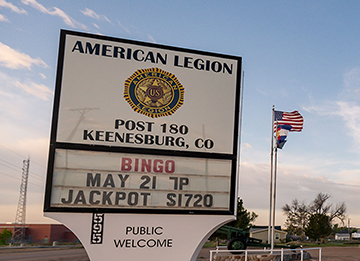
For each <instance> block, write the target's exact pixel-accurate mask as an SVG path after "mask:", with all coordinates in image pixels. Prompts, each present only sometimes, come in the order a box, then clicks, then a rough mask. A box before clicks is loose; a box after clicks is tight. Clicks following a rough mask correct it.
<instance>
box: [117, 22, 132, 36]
mask: <svg viewBox="0 0 360 261" xmlns="http://www.w3.org/2000/svg"><path fill="white" fill-rule="evenodd" d="M117 22H118V24H119V26H120V27H121V28H122V29H124V31H125V32H127V33H128V34H130V33H131V32H130V30H129V29H128V28H127V27H125V26H123V25H122V24H121V23H120V21H119V20H118V21H117Z"/></svg>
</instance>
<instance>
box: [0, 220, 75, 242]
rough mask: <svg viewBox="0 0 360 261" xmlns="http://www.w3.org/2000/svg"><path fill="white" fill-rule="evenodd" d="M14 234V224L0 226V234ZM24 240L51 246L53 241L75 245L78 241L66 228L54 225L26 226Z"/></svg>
mask: <svg viewBox="0 0 360 261" xmlns="http://www.w3.org/2000/svg"><path fill="white" fill-rule="evenodd" d="M4 229H7V230H10V231H11V232H12V233H13V232H14V224H0V233H1V232H2V231H3V230H4ZM25 240H26V241H28V243H29V244H44V243H50V244H52V243H53V242H54V241H57V242H59V243H77V242H79V240H78V239H77V237H76V236H75V235H74V233H72V232H71V231H70V230H69V229H68V228H67V227H65V226H64V225H61V224H60V225H56V224H26V225H25Z"/></svg>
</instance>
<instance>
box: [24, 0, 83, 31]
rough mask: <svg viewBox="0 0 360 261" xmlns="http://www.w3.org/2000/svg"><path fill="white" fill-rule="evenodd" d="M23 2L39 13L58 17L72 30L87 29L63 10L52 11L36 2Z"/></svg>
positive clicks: (29, 0) (53, 9) (54, 9)
mask: <svg viewBox="0 0 360 261" xmlns="http://www.w3.org/2000/svg"><path fill="white" fill-rule="evenodd" d="M21 2H22V3H23V4H26V5H30V6H31V7H33V8H35V9H37V10H38V11H40V12H42V13H45V14H49V15H53V16H58V17H60V18H62V19H63V21H64V23H65V24H66V25H68V26H70V27H72V28H77V27H80V28H82V29H86V26H85V25H83V24H81V23H79V22H77V21H75V20H74V19H73V18H71V17H70V16H68V15H67V14H66V13H65V12H64V11H63V10H61V9H59V8H57V7H53V8H52V10H51V9H48V8H46V7H44V6H43V5H42V4H40V3H38V2H37V1H36V0H22V1H21Z"/></svg>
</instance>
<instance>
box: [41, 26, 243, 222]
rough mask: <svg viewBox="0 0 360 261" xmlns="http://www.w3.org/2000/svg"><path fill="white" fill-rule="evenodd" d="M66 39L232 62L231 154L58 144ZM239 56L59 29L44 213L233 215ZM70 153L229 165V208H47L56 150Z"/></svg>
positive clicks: (61, 142) (235, 182) (238, 104)
mask: <svg viewBox="0 0 360 261" xmlns="http://www.w3.org/2000/svg"><path fill="white" fill-rule="evenodd" d="M68 36H77V37H86V38H91V39H94V40H99V41H111V42H115V43H124V44H131V45H135V46H140V47H147V48H158V49H162V50H168V51H176V52H178V53H187V54H194V55H206V56H211V57H215V58H224V59H231V60H233V61H234V62H235V63H236V64H237V66H236V68H237V69H236V72H234V73H235V74H236V84H235V86H234V88H235V99H234V100H235V104H234V109H235V111H234V122H233V131H232V133H233V134H232V135H233V144H232V148H231V149H230V150H231V151H232V153H213V152H210V153H209V152H204V151H186V150H176V149H153V148H139V147H131V146H126V145H125V146H123V145H122V146H107V145H103V144H100V145H97V144H82V143H76V142H66V141H63V140H61V141H59V140H58V139H57V135H58V127H59V126H58V124H59V112H60V111H59V110H60V109H59V108H60V97H61V92H62V84H63V83H62V81H63V76H64V75H63V73H64V66H65V58H64V57H65V45H66V39H67V37H68ZM240 86H241V57H237V56H231V55H225V54H218V53H210V52H205V51H197V50H191V49H185V48H179V47H172V46H164V45H159V44H153V43H145V42H138V41H133V40H125V39H120V38H113V37H108V36H101V35H92V34H87V33H80V32H73V31H68V30H61V35H60V44H59V56H58V66H57V77H56V88H55V97H54V108H53V117H52V126H51V137H50V146H49V159H48V171H47V181H46V191H45V200H44V212H78V213H147V214H198V215H204V214H205V215H234V214H235V210H236V203H237V202H236V195H237V191H236V190H237V175H238V166H237V165H238V159H239V142H240V129H239V128H240V121H241V119H240V117H241V115H240V103H241V99H240V96H241V87H240ZM134 113H135V112H134ZM62 149H63V150H70V151H85V152H86V151H93V152H108V153H127V154H137V155H138V154H141V155H158V156H173V157H189V158H193V159H217V160H226V161H230V162H231V174H230V192H229V193H230V197H229V206H228V209H227V210H221V211H217V210H215V211H214V210H206V209H204V210H203V209H196V210H194V209H191V208H189V209H173V208H166V207H164V208H158V209H136V208H101V207H90V208H88V207H86V208H84V207H74V208H71V207H70V208H69V207H67V208H64V207H53V206H51V197H52V193H53V191H52V190H53V175H54V168H55V158H56V157H55V155H56V151H57V150H62Z"/></svg>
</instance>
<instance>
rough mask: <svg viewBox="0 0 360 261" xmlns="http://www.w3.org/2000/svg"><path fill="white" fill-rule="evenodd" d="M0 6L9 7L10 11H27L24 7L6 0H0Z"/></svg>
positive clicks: (23, 12) (22, 12) (21, 12)
mask: <svg viewBox="0 0 360 261" xmlns="http://www.w3.org/2000/svg"><path fill="white" fill-rule="evenodd" d="M0 7H5V8H10V9H11V11H13V12H15V13H18V14H27V12H26V11H25V10H24V9H22V8H19V7H17V6H15V5H13V4H12V3H9V2H6V1H5V0H0Z"/></svg>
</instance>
